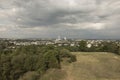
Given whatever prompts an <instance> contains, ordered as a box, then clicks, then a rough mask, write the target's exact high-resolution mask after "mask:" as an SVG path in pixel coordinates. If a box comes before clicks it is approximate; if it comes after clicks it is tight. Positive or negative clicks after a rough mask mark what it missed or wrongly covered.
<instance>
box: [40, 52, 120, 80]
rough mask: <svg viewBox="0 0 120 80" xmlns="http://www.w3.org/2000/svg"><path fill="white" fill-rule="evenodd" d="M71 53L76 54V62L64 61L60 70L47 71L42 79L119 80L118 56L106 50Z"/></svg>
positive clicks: (119, 57)
mask: <svg viewBox="0 0 120 80" xmlns="http://www.w3.org/2000/svg"><path fill="white" fill-rule="evenodd" d="M72 54H74V55H76V57H77V61H76V62H74V63H71V64H69V63H65V62H64V63H63V64H62V69H61V70H50V71H48V73H47V74H46V75H45V76H43V78H42V80H120V56H118V55H115V54H113V53H106V52H72ZM60 75H62V76H60ZM55 76H57V77H58V79H57V77H55Z"/></svg>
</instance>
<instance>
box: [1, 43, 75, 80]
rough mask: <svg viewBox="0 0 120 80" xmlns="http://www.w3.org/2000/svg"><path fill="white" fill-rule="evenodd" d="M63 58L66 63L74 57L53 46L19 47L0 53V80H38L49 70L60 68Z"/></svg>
mask: <svg viewBox="0 0 120 80" xmlns="http://www.w3.org/2000/svg"><path fill="white" fill-rule="evenodd" d="M63 58H68V59H67V61H68V62H74V61H76V57H75V56H74V55H72V54H71V53H70V52H69V51H68V50H67V49H62V48H61V49H59V48H57V47H54V46H51V45H49V46H35V45H31V46H20V47H19V48H16V49H14V50H12V51H9V50H8V52H7V53H6V51H5V52H4V51H1V53H0V80H40V77H41V76H42V75H43V74H44V73H45V72H46V71H47V70H48V69H50V68H58V69H60V68H61V62H62V60H63Z"/></svg>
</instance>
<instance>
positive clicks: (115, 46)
mask: <svg viewBox="0 0 120 80" xmlns="http://www.w3.org/2000/svg"><path fill="white" fill-rule="evenodd" d="M61 48H66V49H68V50H70V51H71V52H80V51H81V52H112V53H115V54H118V55H120V44H119V42H118V43H117V42H116V41H110V42H107V41H104V42H102V43H98V44H97V45H95V44H92V45H91V47H87V41H80V42H79V46H62V47H61Z"/></svg>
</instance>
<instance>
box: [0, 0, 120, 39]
mask: <svg viewBox="0 0 120 80" xmlns="http://www.w3.org/2000/svg"><path fill="white" fill-rule="evenodd" d="M58 35H60V36H62V37H63V36H66V37H69V38H81V39H86V38H87V39H95V38H97V39H120V0H0V37H1V38H2V37H3V38H55V37H57V36H58Z"/></svg>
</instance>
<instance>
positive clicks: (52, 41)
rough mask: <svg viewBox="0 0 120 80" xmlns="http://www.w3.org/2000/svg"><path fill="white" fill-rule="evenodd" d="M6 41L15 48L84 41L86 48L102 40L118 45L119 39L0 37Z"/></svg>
mask: <svg viewBox="0 0 120 80" xmlns="http://www.w3.org/2000/svg"><path fill="white" fill-rule="evenodd" d="M2 41H4V42H7V43H9V44H12V45H14V46H11V47H10V48H15V46H28V45H54V46H71V47H72V46H80V44H79V42H80V41H86V43H87V45H86V47H87V48H91V46H96V47H98V46H99V45H100V44H102V43H103V42H114V43H116V44H117V45H118V46H119V45H120V41H119V40H107V39H104V40H97V39H68V38H67V37H63V38H61V37H60V36H58V37H57V38H56V39H8V38H0V42H2Z"/></svg>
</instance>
